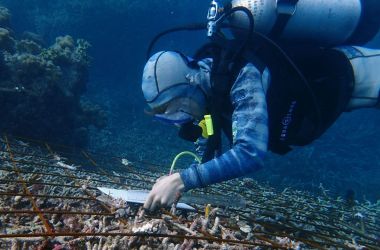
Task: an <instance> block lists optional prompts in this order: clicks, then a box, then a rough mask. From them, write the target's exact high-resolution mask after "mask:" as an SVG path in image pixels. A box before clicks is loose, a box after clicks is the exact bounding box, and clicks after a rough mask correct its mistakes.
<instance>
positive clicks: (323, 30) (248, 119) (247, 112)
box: [142, 0, 380, 210]
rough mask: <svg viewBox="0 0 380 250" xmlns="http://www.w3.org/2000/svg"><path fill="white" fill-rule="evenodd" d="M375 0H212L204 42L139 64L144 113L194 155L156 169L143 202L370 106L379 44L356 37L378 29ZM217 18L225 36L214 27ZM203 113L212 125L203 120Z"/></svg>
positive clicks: (305, 139)
mask: <svg viewBox="0 0 380 250" xmlns="http://www.w3.org/2000/svg"><path fill="white" fill-rule="evenodd" d="M317 2H318V6H317V5H316V4H317ZM379 9H380V4H379V3H378V2H377V1H372V0H368V1H359V0H350V1H344V2H341V1H339V2H338V1H331V0H320V1H307V0H301V1H295V0H287V1H285V0H283V1H281V0H265V1H249V0H233V1H232V2H228V3H224V4H222V3H221V2H219V1H215V0H214V1H212V3H211V6H210V9H209V12H208V25H207V29H208V36H209V37H210V38H211V41H212V42H211V43H210V44H206V45H205V46H203V47H202V48H201V49H200V50H199V51H198V52H197V53H196V55H195V56H194V57H188V56H186V55H183V54H182V53H180V52H178V51H161V52H158V53H156V54H154V55H153V56H151V57H150V58H149V60H148V62H147V63H146V65H145V68H144V72H143V78H142V91H143V93H144V97H145V99H146V102H147V104H148V106H149V107H150V108H151V110H152V113H153V114H154V117H155V118H156V119H157V120H159V121H162V122H165V123H169V124H173V125H175V126H177V127H179V136H180V137H182V138H184V139H186V140H189V141H193V142H195V143H196V145H197V146H198V148H197V149H198V150H197V152H198V153H199V154H200V156H201V157H202V163H201V164H192V165H191V166H190V167H188V168H187V169H184V170H182V171H181V172H180V173H175V174H172V175H169V176H163V177H161V178H160V179H158V180H157V182H156V184H155V185H154V186H153V188H152V190H151V192H150V193H149V196H148V198H147V200H146V202H145V204H144V208H145V209H149V210H154V209H156V208H157V207H166V206H170V205H171V204H173V203H174V202H176V201H177V199H178V196H179V194H181V193H183V192H186V191H188V190H191V189H195V188H201V187H206V186H208V185H211V184H215V183H219V182H223V181H226V180H231V179H234V178H238V177H243V176H246V175H248V174H251V173H253V172H255V171H256V170H258V169H260V168H262V167H263V159H264V157H265V154H266V153H267V151H268V150H269V151H272V152H274V153H277V154H282V155H283V154H286V153H288V152H289V151H291V150H292V147H293V146H304V145H308V144H310V143H311V142H313V141H314V140H315V139H317V138H319V137H320V136H321V135H322V134H323V133H324V132H325V131H326V130H327V129H328V128H329V127H330V126H331V125H332V124H333V123H334V122H335V121H336V120H337V119H338V117H339V116H340V115H341V114H342V113H343V112H347V111H352V110H355V109H359V108H370V107H377V106H379V100H380V99H379V94H380V71H379V70H378V66H379V65H380V50H377V49H370V48H366V47H363V46H360V45H364V44H366V43H367V42H369V41H370V40H372V39H373V38H374V37H375V36H376V34H377V32H378V31H379V27H380V18H378V17H376V15H377V14H376V13H377V11H379ZM375 10H376V11H375ZM226 20H228V22H229V25H230V26H229V27H230V29H231V30H232V33H233V34H234V36H235V37H234V39H227V38H226V36H225V35H223V34H221V32H220V31H221V29H222V28H223V27H225V26H223V25H224V24H223V23H225V21H226ZM365 26H366V30H365V31H363V27H365ZM347 44H350V45H347ZM210 118H211V119H212V128H210V127H209V126H205V125H204V124H205V121H204V119H206V120H207V119H208V120H210ZM222 133H223V134H224V135H225V136H226V137H227V138H228V141H229V142H230V149H229V150H227V151H225V152H222Z"/></svg>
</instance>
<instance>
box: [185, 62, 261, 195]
mask: <svg viewBox="0 0 380 250" xmlns="http://www.w3.org/2000/svg"><path fill="white" fill-rule="evenodd" d="M262 82H263V81H262V75H261V73H260V71H259V70H258V69H257V68H256V67H255V66H254V65H252V64H250V63H249V64H247V65H246V66H245V67H244V68H243V69H242V70H241V72H240V74H239V76H238V77H237V79H236V81H235V83H234V85H233V86H232V89H231V92H230V98H231V103H232V107H233V114H232V131H233V147H232V148H231V149H230V150H228V151H226V152H225V153H224V154H222V155H221V156H220V157H218V158H215V159H213V160H211V161H209V162H206V163H204V164H201V165H196V164H194V165H192V166H190V167H189V168H188V169H185V170H184V171H182V172H181V178H182V180H183V182H184V184H185V190H186V191H187V190H190V189H194V188H199V187H204V186H207V185H210V184H214V183H218V182H222V181H226V180H230V179H233V178H237V177H241V176H244V175H246V174H249V173H251V172H253V171H255V170H257V169H258V168H260V167H261V166H262V164H263V163H262V160H263V157H264V155H265V153H266V152H267V150H268V111H267V104H266V99H265V89H266V88H264V86H263V83H262Z"/></svg>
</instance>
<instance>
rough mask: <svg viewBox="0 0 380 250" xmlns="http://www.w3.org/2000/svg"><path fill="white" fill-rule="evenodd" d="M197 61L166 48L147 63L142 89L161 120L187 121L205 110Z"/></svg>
mask: <svg viewBox="0 0 380 250" xmlns="http://www.w3.org/2000/svg"><path fill="white" fill-rule="evenodd" d="M199 71H200V70H199V67H198V65H197V63H196V62H195V61H194V60H192V59H191V58H188V57H186V56H184V55H182V54H181V53H179V52H173V51H163V52H158V53H156V54H155V55H153V56H152V57H151V58H150V59H149V60H148V62H147V63H146V65H145V68H144V73H143V79H142V91H143V93H144V97H145V99H146V102H147V104H148V105H149V107H150V108H151V109H152V111H153V113H154V114H155V117H156V118H157V119H158V120H161V121H164V122H166V123H172V124H179V125H181V124H184V123H188V122H190V121H192V120H199V119H201V118H202V117H203V115H204V114H205V112H206V110H205V109H206V97H205V94H204V93H203V91H202V89H201V88H200V86H199V84H200V83H199V82H198V81H197V77H196V76H197V74H199Z"/></svg>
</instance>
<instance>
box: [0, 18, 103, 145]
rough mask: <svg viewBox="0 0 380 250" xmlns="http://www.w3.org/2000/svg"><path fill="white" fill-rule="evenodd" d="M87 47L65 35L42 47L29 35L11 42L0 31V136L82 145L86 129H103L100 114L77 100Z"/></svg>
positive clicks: (85, 68)
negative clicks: (16, 136)
mask: <svg viewBox="0 0 380 250" xmlns="http://www.w3.org/2000/svg"><path fill="white" fill-rule="evenodd" d="M0 20H1V19H0ZM89 47H90V44H89V43H88V42H87V41H85V40H83V39H74V38H73V37H71V36H68V35H66V36H61V37H57V39H56V40H55V43H54V44H52V45H51V46H49V47H45V46H44V42H43V41H41V40H40V39H39V36H38V35H36V34H34V33H30V32H28V33H24V34H23V36H22V39H21V40H17V39H14V38H13V36H12V35H11V32H10V31H9V30H8V29H6V28H0V51H2V52H1V53H0V73H1V74H0V117H1V123H0V132H6V133H12V134H15V135H22V136H28V137H33V138H37V139H46V140H49V141H53V142H58V143H64V144H75V145H79V146H84V145H85V144H86V143H87V139H88V138H87V137H88V132H89V127H90V126H95V127H96V128H99V129H101V128H104V127H105V125H106V116H105V113H104V112H103V111H102V110H101V108H100V107H98V106H96V105H94V104H92V103H90V102H89V101H83V100H82V95H83V93H84V92H85V90H86V85H87V82H88V67H89V64H90V57H89V55H88V49H89Z"/></svg>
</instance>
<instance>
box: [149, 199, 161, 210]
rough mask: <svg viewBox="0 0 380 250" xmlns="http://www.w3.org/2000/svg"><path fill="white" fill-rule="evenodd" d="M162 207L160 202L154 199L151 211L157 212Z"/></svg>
mask: <svg viewBox="0 0 380 250" xmlns="http://www.w3.org/2000/svg"><path fill="white" fill-rule="evenodd" d="M159 206H160V200H158V199H157V198H156V199H153V202H152V205H151V206H150V211H155V210H156V209H157V208H158V207H159Z"/></svg>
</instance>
